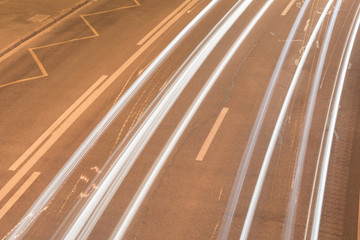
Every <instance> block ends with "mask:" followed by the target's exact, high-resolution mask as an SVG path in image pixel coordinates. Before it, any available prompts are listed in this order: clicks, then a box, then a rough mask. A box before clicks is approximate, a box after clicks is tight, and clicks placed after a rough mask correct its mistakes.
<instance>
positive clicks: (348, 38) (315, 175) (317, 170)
mask: <svg viewBox="0 0 360 240" xmlns="http://www.w3.org/2000/svg"><path fill="white" fill-rule="evenodd" d="M354 3H355V1H353V4H352V6H354ZM358 10H359V9H358ZM349 14H350V12H349V13H348V14H347V16H346V19H347V18H348V16H349ZM355 15H356V14H355ZM355 21H356V18H354V19H353V22H352V24H351V27H350V29H353V27H354V25H355ZM350 37H351V31H349V32H348V35H347V37H346V40H345V44H344V47H343V50H342V53H341V58H340V61H339V63H342V62H343V60H344V56H345V52H346V48H347V46H348V43H349V40H350ZM340 71H341V64H339V66H338V70H337V72H336V76H335V82H334V85H333V89H332V92H331V97H330V100H329V107H328V110H327V113H326V119H325V122H324V128H323V131H322V137H321V144H320V147H319V149H320V151H319V153H318V157H317V161H316V169H315V174H314V180H313V184H312V185H313V186H312V190H311V197H310V201H309V202H310V204H309V207H308V213H307V220H306V226H305V233H304V240H306V239H307V235H308V234H307V233H308V230H309V224H310V217H311V210H312V204H313V199H314V194H315V188H316V182H317V181H316V180H317V176H318V172H319V165H320V159H321V156H322V149H323V146H324V141H325V135H326V129H327V127H328V121H329V118H330V113H331V103H332V102H333V99H334V95H335V90H336V86H337V83H338V79H339V75H340ZM326 72H327V71H325V73H326ZM323 79H324V78H323ZM321 86H322V83H321V84H320V88H321Z"/></svg>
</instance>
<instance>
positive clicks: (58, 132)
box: [0, 75, 107, 201]
mask: <svg viewBox="0 0 360 240" xmlns="http://www.w3.org/2000/svg"><path fill="white" fill-rule="evenodd" d="M106 77H107V76H105V75H104V76H102V77H101V78H100V79H99V80H98V81H97V82H96V83H95V84H94V86H96V87H98V84H99V83H102V82H103V81H104V79H106ZM103 86H104V85H103ZM103 86H102V87H100V88H97V89H93V88H92V87H91V88H90V89H91V90H95V91H93V92H92V93H91V94H90V96H89V97H88V98H86V99H85V100H83V102H81V104H80V105H78V106H77V108H76V109H75V110H74V111H73V112H72V113H70V114H69V115H68V117H67V118H66V119H65V120H64V121H63V122H62V123H61V124H60V125H59V126H57V127H58V128H57V129H56V130H55V129H54V131H53V132H52V134H51V135H50V136H49V137H48V138H47V140H46V141H45V142H44V144H43V145H41V147H40V148H39V149H38V150H37V151H36V152H35V153H34V155H32V156H31V158H30V159H29V160H28V161H27V162H26V163H25V164H24V165H23V166H22V167H21V168H20V169H19V171H18V172H17V173H16V174H15V175H14V176H13V177H12V178H11V179H10V180H9V181H8V182H7V183H6V184H5V185H4V186H3V187H2V188H1V190H0V201H1V200H2V199H3V198H4V197H5V196H6V195H7V194H8V193H9V192H10V191H11V189H12V188H13V187H14V186H15V185H16V184H17V183H18V182H19V181H20V180H21V179H22V178H23V177H24V175H25V174H26V173H27V172H29V171H30V169H31V168H32V167H33V166H34V165H35V164H36V163H37V162H38V161H39V159H40V158H41V157H42V156H43V155H44V154H45V153H46V152H47V151H48V150H49V149H50V148H51V147H52V145H53V144H54V143H55V142H56V141H57V140H58V139H59V138H60V137H61V136H62V135H63V134H64V133H65V131H66V130H67V129H68V128H69V127H70V126H71V125H72V124H73V123H74V122H75V121H76V120H77V119H78V118H79V117H80V116H81V114H82V113H83V112H85V110H86V109H87V108H88V107H89V106H90V105H91V104H92V103H93V102H94V101H95V99H96V98H98V97H99V95H100V94H101V93H102V92H103V91H104V90H105V88H104V87H103Z"/></svg>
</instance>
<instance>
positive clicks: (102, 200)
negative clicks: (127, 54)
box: [64, 0, 253, 239]
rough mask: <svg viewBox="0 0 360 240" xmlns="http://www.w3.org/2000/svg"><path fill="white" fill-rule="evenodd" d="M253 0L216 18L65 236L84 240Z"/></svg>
mask: <svg viewBox="0 0 360 240" xmlns="http://www.w3.org/2000/svg"><path fill="white" fill-rule="evenodd" d="M252 1H253V0H247V1H239V2H238V3H237V4H236V5H235V6H234V7H233V8H232V9H231V10H230V11H229V12H228V13H227V14H226V16H225V17H224V18H223V19H222V20H221V21H220V22H221V24H220V25H217V26H215V28H214V30H215V29H216V31H215V32H214V31H212V32H211V37H210V35H208V36H209V37H207V41H206V42H205V43H204V44H203V46H202V48H201V49H200V50H199V51H197V49H196V50H195V52H196V55H195V57H194V58H192V59H189V63H188V64H187V66H185V68H184V69H183V70H182V71H181V72H179V74H178V76H176V77H177V78H176V80H175V82H174V83H173V85H172V86H170V87H169V89H168V91H167V92H165V94H164V96H163V97H162V98H161V99H160V100H159V102H158V103H157V105H156V106H155V108H154V109H153V111H151V112H150V114H149V116H148V117H147V118H146V120H145V121H144V122H143V124H142V125H141V126H140V127H139V129H138V131H137V132H135V134H134V136H133V137H132V138H131V140H130V141H129V143H128V144H127V146H125V148H124V150H123V151H122V152H121V153H120V155H119V156H118V157H117V159H116V160H115V162H114V165H113V166H112V167H111V168H110V169H109V171H108V172H107V174H106V175H105V177H104V178H103V179H102V180H101V182H100V184H99V186H98V189H97V190H96V191H95V192H94V193H93V194H92V196H91V197H90V198H89V199H88V201H87V202H86V204H85V205H84V207H83V208H82V210H81V211H80V213H79V214H78V216H77V218H76V219H75V221H74V222H73V224H72V226H71V227H70V229H69V230H68V231H67V232H66V234H65V236H64V238H66V239H86V238H87V237H88V235H89V234H90V232H91V230H92V229H93V227H94V226H95V224H96V222H97V221H98V219H99V218H100V216H101V214H102V212H103V211H104V210H105V208H106V206H107V205H108V203H109V202H110V200H111V198H112V197H113V195H114V194H115V192H116V191H117V189H118V187H119V186H120V184H121V183H122V181H123V179H124V178H125V176H126V175H127V173H128V172H129V171H130V169H131V167H132V165H133V164H134V162H135V161H136V159H137V157H138V156H139V155H140V153H141V151H142V149H143V148H144V147H145V145H146V144H147V142H148V141H149V140H150V138H151V136H152V134H153V133H154V132H155V130H156V129H157V127H158V126H159V125H160V123H161V122H162V120H163V118H164V117H165V116H166V115H167V113H168V111H169V110H170V109H171V107H172V106H173V104H174V103H175V101H176V100H177V98H178V97H179V96H180V94H181V93H182V91H183V90H184V89H185V87H186V86H187V84H188V83H189V82H190V80H191V79H192V77H193V76H194V75H195V73H196V72H197V70H198V69H199V68H200V66H201V65H202V63H203V62H204V61H205V60H206V59H207V57H208V56H209V55H210V53H211V52H212V50H213V49H214V48H215V47H216V45H217V44H218V43H219V42H220V40H221V39H222V38H223V37H224V35H225V34H226V33H227V32H228V30H229V29H230V28H231V27H232V25H233V24H234V23H235V22H236V20H237V19H238V18H239V17H240V16H241V15H242V13H243V12H244V11H245V10H246V9H247V7H248V6H249V5H250V4H251V3H252Z"/></svg>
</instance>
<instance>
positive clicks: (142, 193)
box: [111, 0, 273, 239]
mask: <svg viewBox="0 0 360 240" xmlns="http://www.w3.org/2000/svg"><path fill="white" fill-rule="evenodd" d="M272 3H273V0H269V1H267V3H266V4H265V5H264V6H263V7H262V8H261V10H260V11H259V12H258V13H257V14H256V16H255V17H254V18H253V19H252V20H251V22H250V23H249V25H248V26H247V27H246V28H245V29H244V31H243V32H242V33H241V35H240V36H239V38H238V39H237V40H236V42H235V43H234V44H233V45H232V46H231V48H230V50H229V51H228V52H227V53H226V55H225V56H224V58H223V59H222V60H221V62H220V64H219V65H218V66H217V67H216V69H215V71H214V72H213V73H212V74H211V76H210V78H209V79H208V81H207V82H206V84H205V85H204V87H203V88H202V89H201V91H200V92H199V94H198V95H197V97H196V99H195V100H194V101H193V103H192V104H191V106H190V108H189V109H188V111H187V112H186V114H185V115H184V117H183V118H182V120H181V122H180V123H179V124H178V126H177V127H176V129H175V131H174V132H173V134H172V135H171V137H170V139H169V140H168V142H167V143H166V145H165V147H164V148H163V150H162V152H161V153H160V155H159V157H158V158H157V160H156V162H155V163H154V164H153V166H152V168H151V170H150V171H149V173H148V174H147V176H146V178H145V179H144V180H143V182H142V184H141V186H140V188H139V189H138V191H137V192H136V194H135V196H134V197H133V199H132V200H131V203H130V204H129V206H128V207H127V209H126V211H125V213H124V214H123V216H122V218H121V220H120V222H119V223H118V225H117V227H116V228H115V230H114V232H113V234H112V236H111V239H121V238H122V237H123V236H124V234H125V232H126V230H127V228H128V227H129V225H130V223H131V222H132V219H133V218H134V216H135V214H136V212H137V211H138V209H139V207H140V206H141V204H142V202H143V200H144V198H145V197H146V195H147V193H148V191H149V190H150V188H151V186H152V184H153V183H154V181H155V179H156V178H157V176H158V174H159V173H160V170H161V169H162V167H163V166H164V164H165V162H166V160H167V158H168V157H169V155H170V153H171V152H172V150H173V149H174V147H175V145H176V143H177V142H178V141H179V139H180V137H181V135H182V134H183V132H184V131H185V129H186V127H187V126H188V124H189V123H190V121H191V119H192V118H193V116H194V115H195V113H196V112H197V110H198V109H199V107H200V105H201V103H202V102H203V101H204V99H205V97H206V96H207V94H208V93H209V91H210V89H211V88H212V86H213V85H214V83H215V82H216V80H217V79H218V78H219V76H220V74H221V73H222V71H223V70H224V69H225V67H226V66H227V64H228V63H229V61H230V60H231V58H232V57H233V56H234V54H235V53H236V51H237V50H238V49H239V47H240V46H241V44H242V42H243V41H244V40H245V38H246V37H247V36H248V34H249V33H250V31H251V30H252V29H253V28H254V27H255V25H256V24H257V22H258V21H259V20H260V18H261V17H262V16H263V14H264V13H265V12H266V10H267V9H268V8H269V7H270V5H271V4H272Z"/></svg>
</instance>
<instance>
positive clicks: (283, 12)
mask: <svg viewBox="0 0 360 240" xmlns="http://www.w3.org/2000/svg"><path fill="white" fill-rule="evenodd" d="M295 2H296V0H291V1H290V2H289V4H288V5H287V6H286V8H284V11H282V13H281V16H285V15H286V14H287V13H288V11H289V10H290V8H291V7H292V6H293V5H294V3H295Z"/></svg>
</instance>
